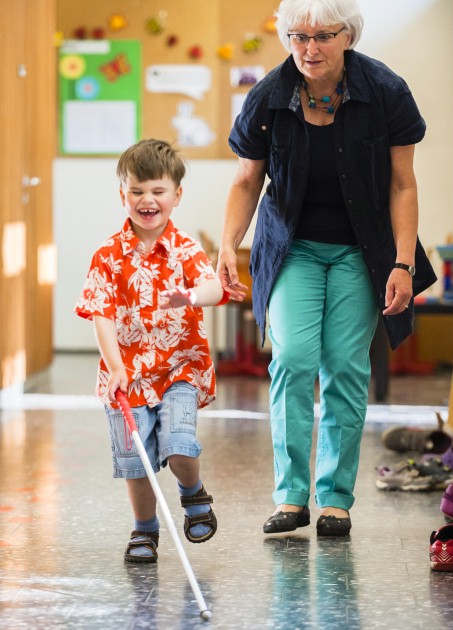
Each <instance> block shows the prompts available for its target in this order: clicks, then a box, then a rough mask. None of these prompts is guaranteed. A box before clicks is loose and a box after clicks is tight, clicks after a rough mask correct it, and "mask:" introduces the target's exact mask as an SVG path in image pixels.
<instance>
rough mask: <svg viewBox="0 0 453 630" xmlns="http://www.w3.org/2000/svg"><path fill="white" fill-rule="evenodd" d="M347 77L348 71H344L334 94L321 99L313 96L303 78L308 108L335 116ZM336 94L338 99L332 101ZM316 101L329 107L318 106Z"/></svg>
mask: <svg viewBox="0 0 453 630" xmlns="http://www.w3.org/2000/svg"><path fill="white" fill-rule="evenodd" d="M345 75H346V71H345V70H344V71H343V76H342V77H341V80H340V81H338V83H337V86H336V88H335V89H334V91H333V92H332V94H331V95H330V96H321V98H315V97H314V96H313V94H312V93H311V92H310V90H309V89H308V85H307V82H306V81H305V77H302V87H303V89H304V90H305V92H306V93H307V96H308V107H309V108H310V109H317V110H318V111H322V112H326V113H327V114H334V113H335V110H336V108H337V105H338V104H339V102H340V99H341V95H342V94H343V83H344V78H345ZM334 94H336V97H335V100H334V101H332V96H333V95H334ZM316 101H318V103H329V105H324V106H321V105H317V104H316Z"/></svg>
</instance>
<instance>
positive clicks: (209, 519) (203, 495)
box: [180, 486, 217, 543]
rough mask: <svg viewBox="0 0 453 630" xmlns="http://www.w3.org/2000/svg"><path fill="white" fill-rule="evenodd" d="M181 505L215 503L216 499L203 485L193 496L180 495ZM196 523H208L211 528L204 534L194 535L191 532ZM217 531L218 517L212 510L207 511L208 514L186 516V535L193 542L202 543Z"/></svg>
mask: <svg viewBox="0 0 453 630" xmlns="http://www.w3.org/2000/svg"><path fill="white" fill-rule="evenodd" d="M180 499H181V506H182V507H188V506H190V505H206V504H207V503H213V502H214V499H213V498H212V496H211V495H210V494H208V493H207V492H206V490H205V489H204V486H201V488H200V490H198V492H196V493H195V494H194V495H192V496H191V497H180ZM194 525H207V526H208V527H209V528H210V530H209V532H207V534H205V535H204V536H198V537H195V536H192V534H191V533H190V529H191V528H192V527H194ZM216 531H217V519H216V516H215V514H214V512H213V511H212V509H211V510H210V511H209V512H206V514H197V515H196V516H187V514H186V515H185V517H184V535H185V537H186V538H187V540H189V541H190V542H192V543H202V542H206V541H207V540H209V539H210V538H212V537H213V536H214V534H215V533H216Z"/></svg>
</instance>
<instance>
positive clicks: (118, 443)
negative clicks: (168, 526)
mask: <svg viewBox="0 0 453 630" xmlns="http://www.w3.org/2000/svg"><path fill="white" fill-rule="evenodd" d="M106 413H107V418H108V420H109V428H110V438H111V446H112V454H113V476H114V477H121V478H123V479H125V480H126V486H127V492H128V496H129V500H130V503H131V507H132V510H133V513H134V520H135V522H134V530H133V531H132V533H131V539H130V541H129V544H128V547H127V549H126V553H125V560H126V561H130V562H155V561H156V560H157V551H156V548H157V544H158V538H159V521H158V519H157V516H156V498H155V496H154V492H153V490H152V487H151V484H150V482H149V479H148V478H147V476H146V471H145V469H144V467H143V463H142V461H141V459H140V455H139V454H138V451H137V448H136V446H135V444H134V442H133V441H132V438H131V436H130V433H129V431H128V429H127V428H126V426H125V422H124V419H123V416H122V414H121V412H120V411H119V410H118V409H108V408H106ZM132 413H133V415H134V420H135V423H136V425H137V429H138V432H139V435H140V438H141V440H142V442H143V445H144V447H145V450H146V452H147V454H148V457H149V459H150V461H151V465H152V466H153V470H154V471H155V472H157V471H158V470H159V464H158V463H157V446H156V437H155V424H156V417H157V414H156V411H155V409H150V408H149V407H147V406H143V407H135V408H134V409H133V410H132Z"/></svg>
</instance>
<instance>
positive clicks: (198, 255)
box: [75, 219, 215, 407]
mask: <svg viewBox="0 0 453 630" xmlns="http://www.w3.org/2000/svg"><path fill="white" fill-rule="evenodd" d="M212 278H215V273H214V270H213V268H212V265H211V263H210V261H209V259H208V257H207V256H206V254H205V253H204V252H203V250H202V249H201V246H200V245H199V243H198V242H197V241H195V240H194V239H192V238H191V237H190V236H188V235H187V234H185V233H184V232H182V231H180V230H178V229H177V228H175V227H174V225H173V223H172V222H171V221H169V223H168V225H167V227H166V229H165V231H164V233H163V234H162V236H161V237H160V238H159V239H158V240H157V241H156V243H155V244H154V247H153V249H152V251H151V252H148V253H147V252H146V251H145V250H144V247H143V244H142V243H141V241H140V240H139V239H138V238H137V237H136V236H135V234H134V232H133V231H132V229H131V226H130V223H129V219H128V220H126V222H125V224H124V226H123V229H122V230H121V231H120V232H118V233H117V234H115V235H114V236H112V237H111V238H109V239H108V240H107V241H105V242H104V243H103V245H102V246H101V247H100V248H99V249H98V251H97V252H96V253H95V255H94V256H93V260H92V262H91V267H90V270H89V272H88V276H87V279H86V282H85V286H84V288H83V291H82V294H81V295H80V297H79V300H78V301H77V304H76V307H75V312H76V313H77V314H78V315H80V316H81V317H84V318H87V319H92V318H93V316H102V317H107V318H109V319H112V320H114V321H115V324H116V329H117V334H118V343H119V346H120V352H121V355H122V358H123V362H124V365H125V367H126V371H127V373H128V375H129V386H128V396H129V400H130V403H131V406H133V407H136V406H139V405H144V404H148V405H150V406H154V405H156V404H158V403H159V402H160V400H161V399H162V395H163V393H164V392H165V391H166V390H167V389H168V388H169V387H170V386H171V384H172V383H174V382H175V381H177V380H185V381H187V382H189V383H191V384H192V385H194V386H195V387H197V388H198V391H199V396H198V404H199V406H200V407H203V406H205V405H207V404H208V403H209V402H210V401H211V400H213V399H214V397H215V373H214V366H213V363H212V359H211V357H210V354H209V347H208V343H207V336H206V330H205V327H204V323H203V313H202V309H201V308H194V307H189V306H188V307H184V308H178V309H168V310H159V308H158V304H159V295H160V292H161V291H164V290H168V289H172V288H175V287H178V286H180V287H185V288H191V287H194V286H196V285H198V284H199V283H200V282H203V281H205V280H208V279H212ZM108 378H109V373H108V369H107V367H106V365H105V363H104V362H103V360H102V359H101V361H100V364H99V369H98V378H97V385H96V392H97V394H98V396H99V397H100V398H101V399H102V400H103V402H104V403H105V404H107V405H111V402H110V401H109V398H108V392H107V382H108Z"/></svg>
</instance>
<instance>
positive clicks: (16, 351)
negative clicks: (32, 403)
mask: <svg viewBox="0 0 453 630" xmlns="http://www.w3.org/2000/svg"><path fill="white" fill-rule="evenodd" d="M0 11H1V15H2V20H1V26H0V51H1V59H2V69H1V72H0V113H1V115H0V137H1V138H2V142H1V147H0V182H1V185H0V234H1V267H0V361H1V363H0V389H4V388H6V387H10V386H13V385H17V384H21V383H23V382H24V380H25V378H26V377H27V376H28V375H29V374H31V373H32V372H35V371H37V370H39V369H42V368H43V367H46V365H48V364H49V363H50V361H51V356H52V333H51V327H52V273H54V270H53V271H52V270H51V269H50V267H51V266H52V251H53V244H52V178H51V173H52V159H53V156H54V154H55V145H56V141H55V134H56V114H55V111H56V103H55V100H56V94H55V62H54V59H55V48H54V42H53V38H54V28H55V27H54V24H55V0H14V2H10V1H9V0H0Z"/></svg>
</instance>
